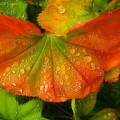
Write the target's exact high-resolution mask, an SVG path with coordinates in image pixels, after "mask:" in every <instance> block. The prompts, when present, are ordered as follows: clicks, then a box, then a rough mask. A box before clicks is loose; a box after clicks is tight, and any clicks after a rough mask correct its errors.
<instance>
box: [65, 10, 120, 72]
mask: <svg viewBox="0 0 120 120" xmlns="http://www.w3.org/2000/svg"><path fill="white" fill-rule="evenodd" d="M67 37H68V38H69V40H70V42H72V43H74V44H76V45H78V46H82V47H86V48H88V49H92V50H94V51H95V52H96V55H97V56H98V58H99V60H100V61H101V63H102V64H103V66H104V71H109V70H111V69H112V68H114V67H116V66H118V65H119V64H120V9H116V10H114V11H109V12H106V13H104V14H102V15H101V16H100V17H97V18H95V19H91V20H88V21H86V22H83V23H80V24H78V25H77V26H75V27H74V28H72V29H71V30H70V31H69V32H68V34H67Z"/></svg>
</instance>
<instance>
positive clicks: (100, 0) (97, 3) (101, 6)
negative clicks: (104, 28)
mask: <svg viewBox="0 0 120 120" xmlns="http://www.w3.org/2000/svg"><path fill="white" fill-rule="evenodd" d="M108 3H109V0H93V4H92V10H93V11H94V13H95V14H98V15H99V14H100V13H103V12H105V11H106V7H107V5H108Z"/></svg>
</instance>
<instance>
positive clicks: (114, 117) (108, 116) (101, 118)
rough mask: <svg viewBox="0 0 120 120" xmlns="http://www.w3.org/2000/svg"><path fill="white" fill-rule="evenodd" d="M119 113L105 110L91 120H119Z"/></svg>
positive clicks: (113, 110) (108, 109)
mask: <svg viewBox="0 0 120 120" xmlns="http://www.w3.org/2000/svg"><path fill="white" fill-rule="evenodd" d="M118 116H119V115H118V111H117V110H116V109H110V108H107V109H103V110H101V111H100V112H98V113H97V114H95V115H94V116H93V117H92V118H90V119H89V120H118Z"/></svg>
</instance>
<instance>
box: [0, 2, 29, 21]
mask: <svg viewBox="0 0 120 120" xmlns="http://www.w3.org/2000/svg"><path fill="white" fill-rule="evenodd" d="M26 8H27V3H26V2H25V1H23V0H9V2H8V0H1V1H0V14H2V15H6V16H11V15H12V16H14V17H16V18H22V19H27V13H26Z"/></svg>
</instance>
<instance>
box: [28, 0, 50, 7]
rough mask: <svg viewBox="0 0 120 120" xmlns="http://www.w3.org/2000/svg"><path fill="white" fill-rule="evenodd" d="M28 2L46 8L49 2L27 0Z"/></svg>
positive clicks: (46, 0)
mask: <svg viewBox="0 0 120 120" xmlns="http://www.w3.org/2000/svg"><path fill="white" fill-rule="evenodd" d="M27 1H28V3H30V4H32V5H36V6H41V7H42V9H44V8H45V7H46V6H47V5H48V4H49V2H48V0H27Z"/></svg>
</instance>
